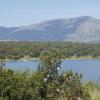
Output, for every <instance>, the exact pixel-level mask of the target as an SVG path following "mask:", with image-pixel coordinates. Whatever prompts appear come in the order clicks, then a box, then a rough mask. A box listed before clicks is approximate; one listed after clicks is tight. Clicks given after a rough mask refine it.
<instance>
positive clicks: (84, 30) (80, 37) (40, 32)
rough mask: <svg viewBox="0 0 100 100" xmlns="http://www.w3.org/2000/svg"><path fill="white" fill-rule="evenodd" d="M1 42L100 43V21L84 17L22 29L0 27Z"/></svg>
mask: <svg viewBox="0 0 100 100" xmlns="http://www.w3.org/2000/svg"><path fill="white" fill-rule="evenodd" d="M0 40H1V41H2V40H3V41H11V40H12V41H13V40H14V41H68V42H95V43H98V42H99V43H100V20H99V19H95V18H92V17H89V16H82V17H75V18H64V19H55V20H49V21H43V22H40V23H37V24H32V25H27V26H21V27H10V28H7V27H0Z"/></svg>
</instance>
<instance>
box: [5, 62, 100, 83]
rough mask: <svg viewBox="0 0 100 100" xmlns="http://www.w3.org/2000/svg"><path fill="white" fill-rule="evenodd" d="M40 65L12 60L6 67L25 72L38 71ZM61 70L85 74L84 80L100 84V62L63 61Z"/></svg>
mask: <svg viewBox="0 0 100 100" xmlns="http://www.w3.org/2000/svg"><path fill="white" fill-rule="evenodd" d="M39 63H40V61H38V60H28V61H21V60H16V61H14V60H12V61H6V63H5V67H6V68H10V69H13V70H19V71H22V70H25V69H29V70H30V71H36V70H37V66H38V64H39ZM61 67H62V68H61V70H62V71H67V70H72V71H73V72H78V73H82V74H83V78H82V79H83V80H92V81H95V82H100V60H62V64H61Z"/></svg>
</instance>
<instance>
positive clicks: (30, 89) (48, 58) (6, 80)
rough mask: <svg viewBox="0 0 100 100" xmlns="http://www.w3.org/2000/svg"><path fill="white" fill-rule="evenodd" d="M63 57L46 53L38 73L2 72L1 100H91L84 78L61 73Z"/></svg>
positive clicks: (71, 73) (43, 54) (0, 69)
mask: <svg viewBox="0 0 100 100" xmlns="http://www.w3.org/2000/svg"><path fill="white" fill-rule="evenodd" d="M60 68H61V53H60V52H59V51H57V52H56V53H55V52H54V53H51V52H43V53H42V54H41V63H40V65H39V66H38V70H37V71H36V72H33V73H31V74H30V73H29V71H24V72H14V71H12V70H10V69H4V68H2V67H1V68H0V99H1V100H89V95H88V91H87V90H86V88H84V87H83V86H82V82H81V76H82V75H78V74H77V73H75V74H74V73H73V72H72V71H68V72H60Z"/></svg>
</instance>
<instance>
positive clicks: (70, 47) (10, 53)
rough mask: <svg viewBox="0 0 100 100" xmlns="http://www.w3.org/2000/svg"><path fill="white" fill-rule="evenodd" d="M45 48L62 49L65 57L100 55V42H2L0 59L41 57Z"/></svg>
mask: <svg viewBox="0 0 100 100" xmlns="http://www.w3.org/2000/svg"><path fill="white" fill-rule="evenodd" d="M45 50H52V51H53V50H60V51H61V52H62V55H63V58H68V57H69V58H70V57H72V56H76V57H82V56H91V57H93V58H96V57H100V44H93V43H88V44H86V43H67V42H25V41H24V42H14V41H12V42H0V59H20V58H22V57H24V56H29V57H40V54H41V52H43V51H45Z"/></svg>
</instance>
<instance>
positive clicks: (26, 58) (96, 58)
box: [0, 56, 100, 61]
mask: <svg viewBox="0 0 100 100" xmlns="http://www.w3.org/2000/svg"><path fill="white" fill-rule="evenodd" d="M99 59H100V57H95V58H93V57H91V56H81V57H76V56H72V57H66V58H63V59H62V60H99ZM11 60H14V59H0V61H11ZM16 60H18V61H19V60H20V61H28V60H36V61H38V60H40V58H39V57H37V58H36V57H34V58H31V57H23V58H20V59H16Z"/></svg>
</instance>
